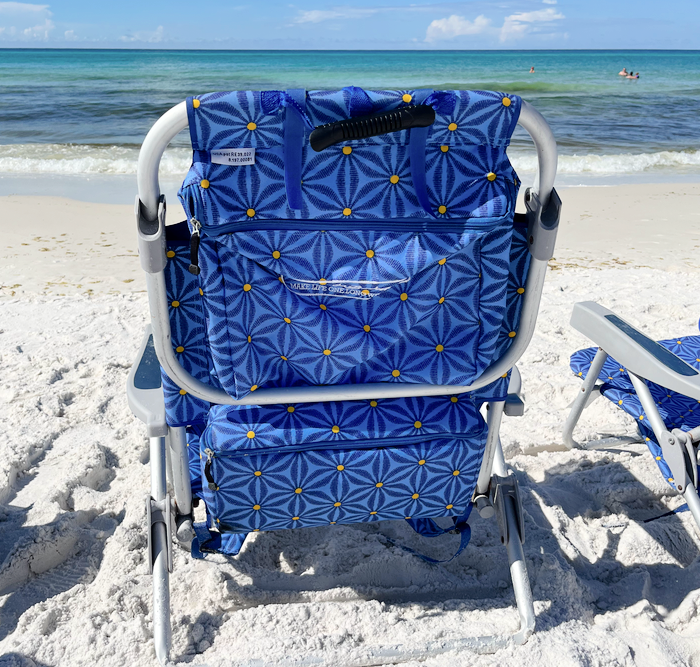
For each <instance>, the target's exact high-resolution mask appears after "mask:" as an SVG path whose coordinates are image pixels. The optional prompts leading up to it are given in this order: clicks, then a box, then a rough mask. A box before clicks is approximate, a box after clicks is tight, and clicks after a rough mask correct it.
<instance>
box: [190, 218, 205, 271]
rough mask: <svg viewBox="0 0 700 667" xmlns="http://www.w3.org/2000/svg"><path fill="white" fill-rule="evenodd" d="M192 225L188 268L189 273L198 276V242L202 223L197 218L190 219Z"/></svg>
mask: <svg viewBox="0 0 700 667" xmlns="http://www.w3.org/2000/svg"><path fill="white" fill-rule="evenodd" d="M190 225H192V234H191V235H190V268H189V272H190V273H191V274H193V275H195V276H198V275H199V273H200V271H201V269H200V268H199V241H200V240H201V234H200V232H201V229H202V223H201V222H199V220H197V218H195V217H192V218H191V220H190Z"/></svg>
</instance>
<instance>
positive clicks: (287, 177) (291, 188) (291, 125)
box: [284, 88, 306, 211]
mask: <svg viewBox="0 0 700 667" xmlns="http://www.w3.org/2000/svg"><path fill="white" fill-rule="evenodd" d="M285 92H286V94H287V95H288V96H289V97H291V98H292V100H294V102H295V103H296V104H297V105H298V106H299V107H300V108H301V109H303V110H304V112H305V111H306V90H304V89H303V88H293V89H291V90H287V91H285ZM303 146H304V119H303V117H302V115H301V114H300V113H298V111H297V110H296V108H292V107H289V106H288V107H287V111H286V113H285V117H284V186H285V188H286V190H287V203H288V204H289V208H291V209H292V210H295V211H300V210H301V209H302V208H303V206H304V201H303V199H302V196H301V168H302V148H303Z"/></svg>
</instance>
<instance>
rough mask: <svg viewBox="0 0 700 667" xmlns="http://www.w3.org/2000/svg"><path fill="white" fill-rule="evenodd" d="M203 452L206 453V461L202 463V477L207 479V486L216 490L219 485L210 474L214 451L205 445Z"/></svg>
mask: <svg viewBox="0 0 700 667" xmlns="http://www.w3.org/2000/svg"><path fill="white" fill-rule="evenodd" d="M204 453H205V454H206V455H207V462H206V463H205V464H204V477H206V479H207V485H208V486H209V488H210V489H211V490H212V491H216V490H217V489H218V488H219V487H218V486H217V485H216V482H215V481H214V477H213V476H212V474H211V464H212V461H213V460H214V451H213V450H211V449H209V447H207V448H206V449H205V450H204Z"/></svg>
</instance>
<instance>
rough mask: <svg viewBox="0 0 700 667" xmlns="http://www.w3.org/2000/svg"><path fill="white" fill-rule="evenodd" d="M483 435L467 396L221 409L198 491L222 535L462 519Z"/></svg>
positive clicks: (203, 443) (207, 436)
mask: <svg viewBox="0 0 700 667" xmlns="http://www.w3.org/2000/svg"><path fill="white" fill-rule="evenodd" d="M486 434H487V428H486V424H485V422H484V420H483V418H482V416H481V414H480V412H479V410H478V407H477V405H476V404H475V402H474V400H473V398H472V397H470V396H469V395H460V396H438V397H429V398H405V399H383V400H377V401H344V402H328V403H304V404H298V405H275V406H266V407H252V406H246V407H230V406H214V407H213V408H212V410H211V412H210V417H209V423H208V425H207V428H206V429H205V431H204V433H203V435H202V437H201V439H200V454H201V459H200V461H199V473H200V475H201V480H202V492H201V494H202V497H203V499H204V501H205V503H206V506H207V510H208V513H209V515H210V516H211V519H212V522H213V526H214V527H216V528H217V529H218V530H219V531H221V532H248V531H257V530H273V529H282V528H301V527H309V526H327V525H331V524H336V523H337V524H342V523H358V522H367V521H379V520H386V519H420V518H434V517H440V516H454V517H460V516H462V515H464V514H465V513H467V512H468V511H469V508H470V503H471V498H472V494H473V491H474V488H475V485H476V479H477V477H478V474H479V468H480V465H481V459H482V455H483V449H484V445H485V442H486Z"/></svg>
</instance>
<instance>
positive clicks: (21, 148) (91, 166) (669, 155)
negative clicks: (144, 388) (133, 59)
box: [0, 144, 700, 178]
mask: <svg viewBox="0 0 700 667" xmlns="http://www.w3.org/2000/svg"><path fill="white" fill-rule="evenodd" d="M138 153H139V149H138V148H137V147H133V146H98V145H89V144H7V145H0V173H6V174H59V175H79V174H105V175H107V174H120V175H133V174H136V165H137V161H138ZM191 159H192V152H191V150H190V149H189V148H169V149H168V150H167V151H166V152H165V154H164V156H163V159H162V160H161V165H160V173H161V176H162V177H177V178H182V177H184V175H185V173H186V172H187V170H188V169H189V166H190V162H191ZM510 159H511V161H512V163H513V166H514V167H515V168H516V170H517V171H519V172H533V171H535V168H536V157H535V155H534V154H533V153H532V152H529V153H524V152H522V151H521V150H519V149H514V148H511V150H510ZM699 168H700V150H685V151H660V152H656V153H619V154H611V155H593V154H589V155H560V156H559V173H561V174H583V175H585V174H588V175H605V174H637V173H642V172H653V171H660V170H666V171H680V172H687V171H694V170H696V169H699Z"/></svg>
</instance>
